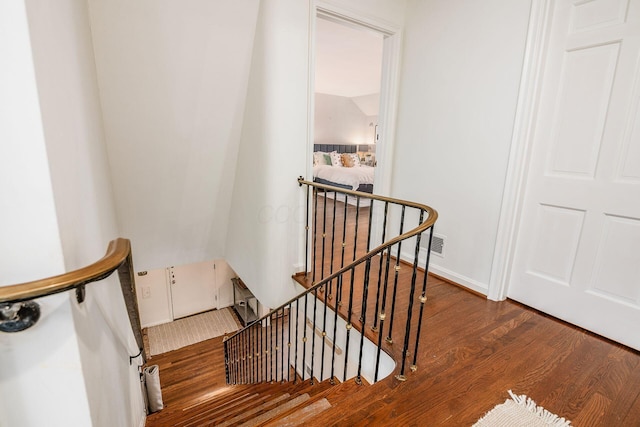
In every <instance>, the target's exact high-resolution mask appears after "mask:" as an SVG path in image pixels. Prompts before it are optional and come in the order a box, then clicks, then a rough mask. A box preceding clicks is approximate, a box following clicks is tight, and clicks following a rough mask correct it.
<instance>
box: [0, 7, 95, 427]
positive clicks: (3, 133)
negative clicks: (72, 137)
mask: <svg viewBox="0 0 640 427" xmlns="http://www.w3.org/2000/svg"><path fill="white" fill-rule="evenodd" d="M0 57H2V60H3V66H2V67H0V140H1V141H2V143H1V144H0V159H2V160H0V161H1V162H2V167H0V182H2V185H1V186H0V208H1V210H2V219H3V220H2V223H1V225H0V227H2V230H1V231H2V239H1V240H0V253H1V255H2V259H3V264H2V267H1V268H0V274H1V276H0V284H2V285H9V284H14V283H21V282H25V281H29V280H35V279H39V278H42V277H47V276H51V275H56V274H60V273H62V272H64V257H63V252H62V247H61V242H60V237H59V230H58V224H57V221H56V212H55V205H54V198H53V192H52V187H51V179H50V176H49V167H48V164H47V153H46V146H45V141H44V131H43V128H42V125H41V119H40V105H39V102H38V96H37V88H36V80H35V78H36V76H35V72H34V65H33V58H32V55H31V41H30V36H29V27H28V20H27V14H26V9H25V4H24V1H19V0H14V1H5V2H1V3H0ZM38 302H39V304H40V306H41V318H40V321H39V322H38V323H37V324H36V325H35V326H33V327H32V328H30V329H28V330H26V331H24V332H20V333H16V334H7V333H0V366H2V369H0V395H1V396H2V399H0V413H1V414H2V415H1V416H0V426H2V427H10V426H18V425H19V426H26V427H31V426H33V427H35V426H42V425H50V426H69V425H74V426H81V425H90V418H89V407H88V402H87V398H86V396H85V393H84V382H83V375H82V367H81V363H80V357H79V354H78V343H77V339H76V336H75V331H74V324H73V319H72V315H71V310H72V308H71V305H70V301H69V299H68V296H67V295H66V294H62V295H55V296H51V297H47V298H42V299H40V300H39V301H38ZM62 385H63V386H64V393H62V392H61V391H62V389H61V386H62Z"/></svg>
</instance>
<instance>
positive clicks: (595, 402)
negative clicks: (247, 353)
mask: <svg viewBox="0 0 640 427" xmlns="http://www.w3.org/2000/svg"><path fill="white" fill-rule="evenodd" d="M363 216H364V217H366V215H363ZM374 264H375V263H374ZM405 270H406V271H405V273H404V274H408V271H409V270H410V269H405ZM354 282H356V283H357V282H358V280H355V281H354ZM402 292H404V291H402ZM399 294H400V292H399ZM427 297H428V299H427V302H426V303H425V312H424V319H423V325H422V329H421V333H420V347H419V351H418V353H417V371H415V372H411V371H409V372H408V373H407V381H406V382H400V381H398V380H396V379H395V378H394V376H393V375H392V376H389V377H387V378H385V379H383V380H381V381H380V382H378V383H376V384H374V385H357V384H355V382H354V381H353V380H350V381H347V382H346V383H343V384H338V385H335V386H330V385H329V384H328V383H327V382H324V383H321V384H319V385H315V386H311V387H317V388H316V389H315V390H317V392H316V393H318V394H319V395H320V394H321V395H322V396H323V397H324V398H326V399H327V400H328V402H329V403H330V404H331V407H330V408H328V409H327V410H324V411H323V412H321V413H319V414H318V415H317V416H316V417H315V418H314V420H313V421H312V422H309V421H306V422H305V425H314V426H334V425H335V426H441V425H443V426H470V425H472V424H473V423H474V422H475V421H477V419H478V418H480V417H481V416H482V415H483V414H484V413H485V412H487V411H488V410H490V409H491V408H493V407H494V406H495V405H497V404H499V403H502V402H504V401H505V400H506V399H507V397H508V394H507V390H512V391H513V392H514V393H516V394H526V395H527V396H529V397H531V398H532V399H533V400H535V401H536V403H537V404H538V405H542V406H544V407H545V408H546V409H548V410H549V411H551V412H553V413H555V414H558V415H559V416H562V417H565V418H567V419H569V420H571V421H572V424H573V425H575V426H580V427H587V426H623V427H627V426H629V427H634V426H640V354H639V353H638V352H636V351H634V350H631V349H629V348H626V347H624V346H622V345H619V344H616V343H613V342H610V341H608V340H606V339H603V338H601V337H598V336H595V335H594V334H591V333H589V332H587V331H584V330H582V329H580V328H577V327H574V326H571V325H568V324H566V323H564V322H561V321H559V320H557V319H554V318H552V317H550V316H547V315H545V314H543V313H540V312H538V311H536V310H533V309H530V308H528V307H525V306H523V305H521V304H518V303H515V302H513V301H509V300H507V301H503V302H493V301H488V300H486V299H485V298H484V297H481V296H478V295H476V294H473V293H471V292H468V291H466V290H464V289H462V288H460V287H458V286H455V285H452V284H450V283H447V282H445V281H443V280H441V279H439V278H436V277H433V276H429V278H428V286H427ZM334 301H335V300H334ZM402 301H406V299H405V298H398V306H397V310H398V313H403V312H404V313H406V311H407V308H406V305H404V306H403V305H402V304H406V302H404V303H403V302H402ZM373 303H374V299H373V298H371V299H370V300H369V301H367V313H368V314H367V317H369V314H371V313H373V309H371V310H370V309H369V307H370V306H371V305H372V304H373ZM344 306H345V304H343V306H342V307H341V308H340V310H341V312H342V311H343V307H344ZM371 315H373V314H371ZM402 319H403V318H402V317H401V316H400V317H399V318H398V322H399V323H402V322H403V320H402ZM368 322H369V321H367V323H368ZM367 329H369V328H367V327H365V330H367ZM413 330H415V328H414V329H413ZM367 334H369V332H367ZM394 346H395V344H394V345H392V346H390V347H391V349H390V351H391V352H392V353H393V352H394V351H395V350H394V349H393V347H394ZM222 353H223V348H222V340H221V339H220V338H217V339H214V340H209V341H205V342H203V343H199V344H196V345H194V346H190V347H187V348H184V349H180V350H176V351H174V352H170V353H166V354H163V355H160V356H155V357H153V358H152V359H150V360H149V364H158V365H159V366H160V377H161V382H162V387H163V397H164V402H165V409H164V410H163V411H162V412H160V413H157V414H153V415H151V416H149V417H148V419H147V426H149V427H154V426H173V425H216V422H215V421H211V422H210V424H208V423H206V422H204V421H203V422H202V423H201V424H198V422H192V421H189V419H190V417H193V414H194V413H195V412H197V413H204V412H206V411H215V406H216V405H219V402H220V401H219V400H218V399H220V398H221V397H225V396H226V398H228V399H231V398H232V396H238V395H239V394H242V393H248V392H249V391H250V390H261V391H264V390H265V389H266V390H273V392H272V393H274V394H275V393H284V392H286V391H287V390H291V388H292V387H302V386H303V385H296V386H293V385H291V384H261V385H258V386H244V385H243V386H226V385H225V383H224V363H223V361H224V356H223V354H222ZM394 356H395V357H397V354H394ZM276 425H277V423H276Z"/></svg>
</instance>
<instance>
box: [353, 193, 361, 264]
mask: <svg viewBox="0 0 640 427" xmlns="http://www.w3.org/2000/svg"><path fill="white" fill-rule="evenodd" d="M359 218H360V196H356V226H355V230H354V233H353V260H352V261H355V260H356V254H357V251H358V225H359V224H358V223H359V221H358V219H359Z"/></svg>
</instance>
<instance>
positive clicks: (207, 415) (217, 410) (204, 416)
mask: <svg viewBox="0 0 640 427" xmlns="http://www.w3.org/2000/svg"><path fill="white" fill-rule="evenodd" d="M267 397H270V396H267ZM258 399H261V395H260V394H259V393H252V394H245V395H243V396H242V397H241V398H239V399H234V400H232V401H229V402H227V403H225V404H221V405H217V404H216V403H211V404H210V405H207V406H206V407H203V408H199V409H200V410H198V411H189V410H187V409H185V410H183V411H184V412H185V414H188V415H189V419H187V420H185V421H183V422H182V423H180V424H177V425H176V427H191V426H193V425H198V424H199V423H201V422H203V421H204V420H214V419H216V418H218V417H220V416H222V417H226V416H229V415H234V414H236V413H239V412H242V410H243V409H244V408H246V407H247V406H251V405H252V404H254V402H255V401H256V400H258Z"/></svg>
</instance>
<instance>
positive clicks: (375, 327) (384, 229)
mask: <svg viewBox="0 0 640 427" xmlns="http://www.w3.org/2000/svg"><path fill="white" fill-rule="evenodd" d="M388 213H389V202H384V219H383V221H382V242H384V239H385V237H386V234H387V215H388ZM383 259H384V251H382V252H380V265H379V266H378V290H377V292H376V309H375V312H374V316H373V326H372V327H371V330H372V331H374V332H375V331H377V330H378V310H379V309H380V288H381V287H382V286H381V285H382V260H383Z"/></svg>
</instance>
